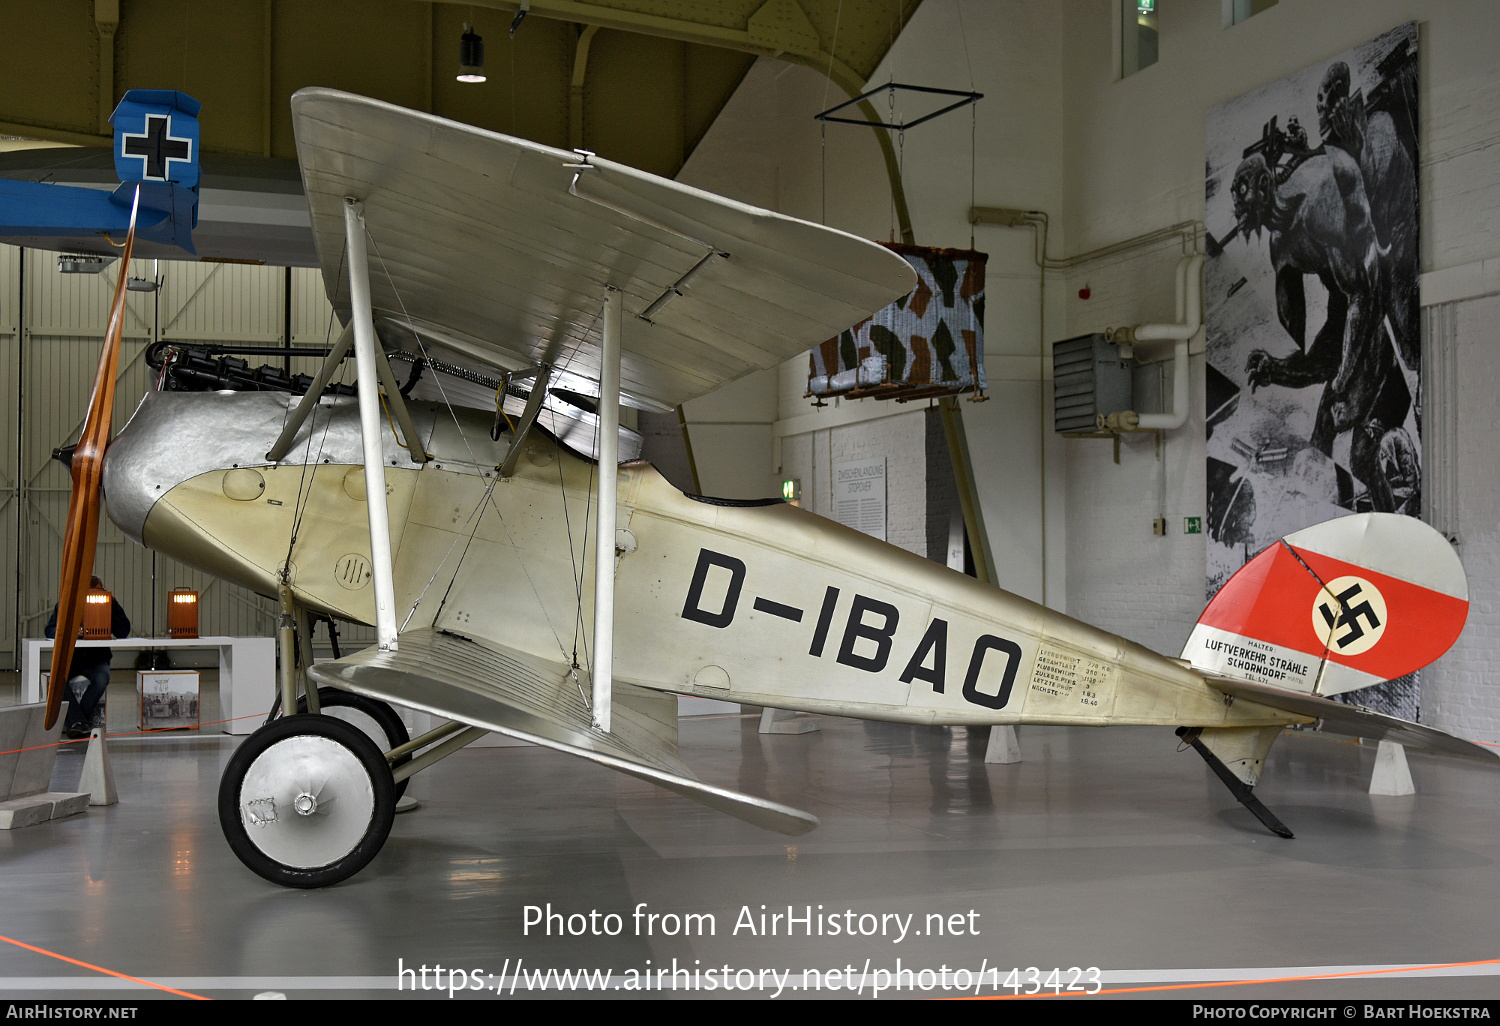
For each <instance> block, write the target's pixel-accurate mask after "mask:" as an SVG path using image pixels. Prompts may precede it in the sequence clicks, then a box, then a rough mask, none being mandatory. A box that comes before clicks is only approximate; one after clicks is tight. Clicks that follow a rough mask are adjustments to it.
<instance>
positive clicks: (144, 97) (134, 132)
mask: <svg viewBox="0 0 1500 1026" xmlns="http://www.w3.org/2000/svg"><path fill="white" fill-rule="evenodd" d="M201 107H202V104H200V103H199V102H198V101H197V100H195V99H193V98H192V97H191V96H188V95H186V94H185V93H180V92H177V91H176V90H175V89H132V90H130V91H129V92H127V93H126V94H125V96H124V98H123V99H122V100H121V101H120V105H119V106H118V107H116V108H115V112H114V113H113V114H111V115H110V118H109V120H110V124H112V125H113V126H114V129H115V137H114V160H115V173H116V174H118V175H119V176H120V185H119V186H118V187H117V188H116V189H115V190H114V192H112V193H106V192H102V191H101V190H98V189H88V188H81V187H77V186H68V185H51V184H47V183H42V182H18V181H11V180H6V179H0V236H25V237H45V236H52V237H59V236H60V237H73V238H79V237H87V236H98V235H103V236H105V237H107V238H110V239H112V240H114V241H115V242H123V241H124V239H125V232H126V230H127V229H128V228H129V225H130V207H131V203H132V201H133V200H134V198H135V193H136V190H137V189H139V190H140V196H141V198H140V214H139V216H138V220H137V227H136V237H137V238H138V239H143V240H146V241H150V242H157V243H162V244H164V245H171V246H176V247H177V248H179V249H181V250H183V251H184V252H185V253H187V254H190V255H193V256H196V255H197V250H195V249H194V248H193V229H194V228H195V227H197V225H198V179H199V175H198V111H199V110H200V109H201Z"/></svg>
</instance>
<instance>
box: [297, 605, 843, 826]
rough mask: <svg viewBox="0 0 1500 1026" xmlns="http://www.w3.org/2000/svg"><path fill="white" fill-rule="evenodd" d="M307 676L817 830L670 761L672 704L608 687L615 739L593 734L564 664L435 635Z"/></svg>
mask: <svg viewBox="0 0 1500 1026" xmlns="http://www.w3.org/2000/svg"><path fill="white" fill-rule="evenodd" d="M308 673H309V676H311V677H312V678H313V679H314V680H315V681H317V682H318V683H319V684H328V685H331V686H333V687H338V688H343V689H344V690H346V691H353V692H356V693H357V694H362V695H369V696H370V697H372V698H379V699H383V700H385V701H388V702H394V703H396V704H398V705H405V706H410V707H411V708H413V709H420V710H422V711H424V712H428V713H432V714H433V715H435V716H440V717H444V718H447V719H453V720H458V721H460V722H463V723H468V724H472V725H473V726H476V727H483V728H484V729H486V730H493V731H495V732H497V733H500V734H505V735H507V736H509V737H513V738H516V739H518V740H521V741H529V742H531V743H532V744H536V745H542V746H544V747H546V748H553V749H556V750H557V751H559V752H567V753H568V754H569V755H577V756H580V757H582V758H584V759H588V760H590V761H592V762H597V763H599V764H600V765H603V766H608V767H610V768H611V769H616V770H619V771H620V772H621V773H628V774H630V775H631V776H633V777H638V778H640V779H641V780H646V781H649V782H650V783H653V784H656V785H658V786H660V787H664V788H666V789H667V790H669V791H675V792H676V793H678V794H680V795H683V796H685V797H688V798H691V799H693V800H694V801H697V802H701V803H702V804H704V805H707V806H708V807H709V808H712V809H716V810H718V811H720V812H724V813H727V814H728V815H731V816H734V817H736V818H737V819H742V820H745V821H746V822H748V823H753V824H754V825H756V826H759V827H763V828H765V829H768V830H774V831H776V832H778V833H782V834H788V835H793V836H795V835H798V834H804V833H806V832H807V831H809V830H811V829H813V827H815V826H817V825H818V820H817V817H815V816H813V815H811V814H810V813H806V812H802V811H801V810H798V809H793V808H791V807H789V806H786V805H781V804H779V803H777V802H772V801H768V800H767V799H764V798H757V797H755V796H754V795H747V794H741V793H740V792H737V791H730V790H726V789H725V788H722V787H715V786H713V785H712V784H705V783H703V782H701V781H699V780H697V779H695V777H694V776H693V772H692V770H690V769H688V767H687V765H686V764H685V763H683V761H682V759H681V758H680V757H679V756H678V754H677V697H676V696H675V695H666V694H662V693H659V692H655V691H647V690H644V689H640V688H632V687H629V686H627V685H622V684H616V686H615V694H614V705H615V714H614V715H615V722H614V729H613V730H612V731H611V732H610V733H608V734H605V733H601V732H599V731H597V730H594V729H593V728H592V727H591V725H590V716H589V710H588V707H587V705H586V704H585V703H584V699H583V689H582V688H581V687H580V686H579V685H578V682H577V681H575V680H574V679H573V676H572V673H571V671H570V670H569V669H568V668H567V667H566V666H564V665H563V664H561V663H556V662H548V661H545V660H540V659H537V658H535V657H532V656H527V655H524V654H522V653H519V652H516V651H513V650H510V649H506V648H504V647H503V646H499V645H496V644H494V643H493V642H490V641H480V640H474V639H470V638H465V637H461V636H459V635H456V634H450V633H447V632H443V631H433V630H416V631H410V632H408V633H406V634H403V635H401V647H400V649H399V650H398V651H395V652H381V651H380V650H379V649H378V648H374V647H371V648H367V649H365V650H363V651H361V652H357V653H355V654H354V655H351V656H348V657H347V658H344V659H340V660H338V661H336V662H330V663H318V664H316V665H314V666H313V667H311V668H310V669H309V671H308Z"/></svg>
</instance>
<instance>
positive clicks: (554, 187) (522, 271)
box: [292, 89, 916, 408]
mask: <svg viewBox="0 0 1500 1026" xmlns="http://www.w3.org/2000/svg"><path fill="white" fill-rule="evenodd" d="M292 114H293V121H294V125H295V129H296V135H297V154H298V158H299V160H300V161H301V163H302V179H303V184H304V187H305V189H306V192H307V199H308V204H309V207H310V209H311V214H312V225H313V232H314V235H315V237H316V239H317V246H318V255H319V259H320V261H321V263H322V265H323V280H324V283H325V285H326V287H327V290H328V295H329V298H330V299H331V301H332V302H333V305H334V307H335V309H337V310H338V311H339V312H340V315H341V316H343V317H345V318H347V311H348V309H349V292H348V281H347V273H346V272H345V270H344V266H343V260H342V259H341V254H342V253H343V249H344V220H343V212H342V208H343V202H344V199H345V197H349V196H352V197H354V198H355V199H357V200H360V201H361V202H363V203H364V207H365V223H366V226H367V228H368V230H369V232H370V237H371V240H372V243H373V244H372V246H371V248H370V249H371V260H370V290H371V294H372V305H373V307H374V312H375V320H376V324H377V327H380V326H382V325H383V326H384V328H385V329H391V328H395V329H396V330H397V331H398V332H400V329H401V328H402V327H404V328H407V329H411V330H415V331H416V332H418V333H419V334H420V335H422V336H423V337H424V338H425V339H426V340H427V342H428V344H429V346H431V345H436V346H438V347H439V348H440V349H441V350H444V351H446V353H447V354H448V355H450V357H451V358H455V359H457V360H458V361H459V362H466V363H470V364H472V363H474V362H479V363H483V364H488V365H490V366H494V367H499V368H502V369H516V368H520V367H526V366H532V365H535V364H538V363H549V364H552V365H553V366H554V367H555V368H556V369H557V370H558V371H560V372H562V374H561V376H560V377H554V381H555V382H556V383H557V384H559V385H562V386H563V387H568V388H574V389H577V390H580V391H591V392H597V389H596V388H594V387H592V386H591V385H590V384H589V382H592V381H597V379H598V366H599V339H600V327H599V313H600V307H601V303H602V301H603V296H604V291H605V289H606V287H611V286H612V287H614V288H617V289H620V290H622V291H623V292H624V294H625V314H626V322H625V331H624V340H623V354H622V360H621V389H622V392H623V393H624V394H625V401H627V402H630V401H631V400H632V399H634V400H635V404H636V405H644V406H648V407H652V406H654V407H659V408H666V407H671V406H673V405H676V404H678V403H681V402H684V401H686V400H688V399H691V398H693V397H695V396H699V395H703V394H705V393H707V392H710V391H712V390H713V389H715V388H717V387H718V386H720V385H722V384H724V383H725V382H728V381H733V380H734V379H736V378H739V377H742V376H743V375H745V374H748V373H750V372H752V371H755V370H759V369H762V368H766V367H772V366H775V365H776V364H777V363H780V362H781V361H783V360H785V359H787V358H789V357H792V356H796V355H797V354H799V353H802V352H805V351H806V350H808V349H810V348H811V347H812V346H814V345H816V344H818V343H819V342H822V341H823V340H825V339H827V338H830V337H832V336H833V335H836V334H837V333H838V332H840V331H842V330H843V329H844V328H847V327H849V326H850V325H851V324H854V323H855V322H857V321H859V320H862V319H863V318H865V317H867V316H869V315H870V314H871V313H872V312H874V311H875V310H878V309H880V308H881V307H883V306H885V305H887V304H888V303H890V302H892V301H893V300H895V299H898V298H900V297H901V296H903V295H905V294H906V293H907V292H909V291H910V290H911V289H912V288H913V287H914V286H915V284H916V279H915V276H914V275H913V273H912V271H911V268H910V267H909V266H908V265H907V263H906V261H905V260H903V259H901V258H900V257H898V256H896V255H895V254H893V253H890V252H889V251H887V250H885V249H883V248H881V247H880V246H877V245H875V244H874V243H870V242H867V241H865V240H863V239H858V238H856V237H854V236H852V235H848V234H846V233H844V232H840V231H835V230H833V229H830V228H825V227H822V226H820V225H815V224H809V223H808V222H806V221H799V220H797V219H795V218H790V217H785V216H783V215H781V214H775V213H772V212H770V211H766V210H759V209H757V208H755V207H749V206H746V205H744V204H742V203H736V202H734V201H732V200H727V199H723V198H720V197H717V196H713V195H710V194H708V193H705V192H701V191H699V190H697V189H693V188H689V187H688V186H685V185H679V184H677V183H676V182H672V181H668V180H666V179H663V178H657V177H656V176H654V175H649V174H646V173H644V172H641V171H636V170H634V169H632V168H628V167H625V166H624V165H621V164H616V163H613V162H611V161H608V160H603V159H601V158H598V157H592V156H589V157H587V158H586V163H587V164H588V165H589V168H590V169H589V170H586V171H584V172H583V173H581V174H580V172H579V170H578V168H577V165H578V164H579V163H580V162H583V161H585V158H583V157H581V156H580V155H579V154H578V153H573V152H569V151H566V150H558V149H553V148H551V147H548V146H542V145H539V144H537V143H533V142H527V141H525V140H522V139H514V138H511V137H509V136H504V135H498V134H496V133H494V132H487V131H484V130H482V129H478V128H474V127H472V126H469V125H461V124H457V123H455V122H452V121H445V120H443V119H442V118H437V117H433V116H432V115H430V114H421V113H417V112H414V111H410V110H404V109H402V108H400V107H395V106H392V105H390V104H388V103H382V102H380V101H378V100H371V99H367V98H364V97H359V96H353V95H350V94H348V93H341V92H337V91H334V90H330V89H303V90H301V91H299V92H298V93H297V94H296V95H294V96H293V97H292ZM569 165H573V166H572V167H570V166H569ZM575 178H577V179H578V181H577V182H576V184H575V181H574V180H575ZM705 258H707V260H706V261H705ZM700 264H701V266H700ZM685 279H687V280H685ZM663 299H666V302H664V303H662V302H660V301H661V300H663ZM653 307H654V309H653ZM648 310H649V311H650V320H646V319H643V317H642V315H643V314H645V313H647V311H648ZM385 333H386V332H385V331H382V334H385ZM570 379H571V380H570Z"/></svg>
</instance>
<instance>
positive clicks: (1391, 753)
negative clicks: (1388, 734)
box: [1370, 741, 1417, 797]
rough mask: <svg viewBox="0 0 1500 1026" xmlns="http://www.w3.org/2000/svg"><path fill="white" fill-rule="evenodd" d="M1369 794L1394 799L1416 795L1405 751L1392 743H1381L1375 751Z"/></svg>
mask: <svg viewBox="0 0 1500 1026" xmlns="http://www.w3.org/2000/svg"><path fill="white" fill-rule="evenodd" d="M1370 793H1371V794H1384V795H1392V796H1395V797H1400V796H1401V795H1407V794H1416V793H1417V787H1416V785H1415V784H1413V783H1412V781H1411V770H1410V769H1409V768H1408V767H1407V765H1406V749H1405V748H1403V747H1402V746H1401V745H1398V744H1396V742H1394V741H1382V742H1380V747H1378V748H1377V749H1376V750H1375V772H1374V773H1372V774H1370Z"/></svg>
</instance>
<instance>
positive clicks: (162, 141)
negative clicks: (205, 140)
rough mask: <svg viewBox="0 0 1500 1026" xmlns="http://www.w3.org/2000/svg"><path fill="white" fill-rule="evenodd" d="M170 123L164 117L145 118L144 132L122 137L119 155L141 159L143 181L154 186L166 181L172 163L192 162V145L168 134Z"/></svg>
mask: <svg viewBox="0 0 1500 1026" xmlns="http://www.w3.org/2000/svg"><path fill="white" fill-rule="evenodd" d="M171 131H172V119H171V118H170V117H168V116H166V115H164V114H147V115H146V131H145V132H143V133H141V134H139V135H136V134H133V133H130V132H126V133H125V134H124V135H123V137H122V138H123V139H124V142H123V143H122V144H121V152H122V153H124V154H125V156H127V157H142V158H144V160H145V172H144V174H142V176H141V177H142V178H149V179H151V180H153V181H157V182H165V181H166V180H167V163H168V162H169V161H173V160H191V159H192V154H193V144H192V140H190V139H180V138H177V137H176V136H173V135H171V134H169V133H170V132H171Z"/></svg>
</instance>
